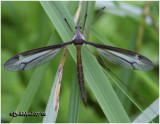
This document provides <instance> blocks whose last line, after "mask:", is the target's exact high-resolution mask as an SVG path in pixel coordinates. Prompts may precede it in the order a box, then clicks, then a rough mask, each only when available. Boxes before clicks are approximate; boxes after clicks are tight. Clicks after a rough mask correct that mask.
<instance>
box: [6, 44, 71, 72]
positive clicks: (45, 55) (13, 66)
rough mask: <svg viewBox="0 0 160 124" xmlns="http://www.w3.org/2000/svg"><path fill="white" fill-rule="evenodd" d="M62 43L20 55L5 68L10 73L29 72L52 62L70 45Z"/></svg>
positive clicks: (13, 58)
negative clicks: (63, 48)
mask: <svg viewBox="0 0 160 124" xmlns="http://www.w3.org/2000/svg"><path fill="white" fill-rule="evenodd" d="M69 43H70V42H68V43H62V44H57V45H52V46H47V47H42V48H38V49H34V50H30V51H26V52H23V53H20V54H18V55H16V56H14V57H12V58H10V59H9V60H8V61H7V62H6V63H5V64H4V68H5V70H8V71H19V70H29V69H32V68H34V67H37V66H40V65H42V64H45V63H47V62H49V61H51V60H52V59H53V58H54V57H55V56H56V55H57V54H58V53H59V52H60V50H61V48H62V47H64V46H65V45H67V44H69Z"/></svg>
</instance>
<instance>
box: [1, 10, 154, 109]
mask: <svg viewBox="0 0 160 124" xmlns="http://www.w3.org/2000/svg"><path fill="white" fill-rule="evenodd" d="M103 10H104V8H102V9H101V10H100V12H99V13H98V15H99V14H100V13H102V11H103ZM98 15H97V16H98ZM97 16H96V17H97ZM86 18H87V12H86V16H85V21H86ZM65 21H66V22H67V25H68V26H69V23H68V21H67V20H66V19H65ZM85 21H84V25H83V27H81V26H80V23H78V24H77V26H76V27H75V28H76V32H75V33H74V32H73V31H72V29H71V27H70V26H69V28H70V29H71V31H72V32H73V33H74V37H73V39H72V40H71V41H70V42H66V43H61V44H56V45H51V46H46V47H42V48H38V49H34V50H30V51H26V52H23V53H20V54H17V55H16V56H14V57H12V58H10V59H9V60H8V61H7V62H6V63H5V65H4V68H5V70H8V71H20V70H29V69H32V68H34V67H37V66H40V65H42V64H45V63H47V62H49V61H51V60H52V59H54V58H55V57H56V55H57V54H58V53H59V52H60V50H61V49H63V48H65V47H66V46H68V45H71V44H74V45H75V47H76V49H77V73H78V82H79V87H80V91H81V97H82V100H83V103H84V105H85V106H86V104H87V100H86V93H85V84H84V74H83V66H82V59H81V47H82V46H83V45H84V44H86V45H91V46H93V47H95V48H96V49H97V51H98V52H99V53H100V55H101V56H102V57H103V58H104V59H105V60H107V61H110V62H112V63H114V64H117V65H120V66H122V67H124V68H128V69H133V70H142V71H148V70H151V69H153V64H152V62H151V61H150V60H149V59H148V58H146V57H144V56H142V55H140V54H138V53H136V52H132V51H129V50H125V49H122V48H117V47H112V46H107V45H102V44H96V43H93V42H89V41H87V40H85V38H84V36H83V35H84V33H86V31H87V29H88V28H89V27H90V25H89V26H88V28H86V30H85ZM93 22H94V20H93V21H92V23H93ZM92 23H91V24H92Z"/></svg>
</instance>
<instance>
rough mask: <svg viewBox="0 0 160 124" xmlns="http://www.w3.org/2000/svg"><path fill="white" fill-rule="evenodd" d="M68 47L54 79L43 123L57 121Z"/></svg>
mask: <svg viewBox="0 0 160 124" xmlns="http://www.w3.org/2000/svg"><path fill="white" fill-rule="evenodd" d="M66 55H67V49H66V48H65V50H64V52H63V55H62V58H61V62H60V64H59V68H58V70H57V73H56V76H55V78H54V81H53V86H52V90H51V93H50V97H49V100H48V103H47V107H46V110H45V113H46V116H45V117H44V118H43V123H55V121H56V119H57V114H58V110H59V96H60V88H61V81H62V76H63V68H64V64H65V60H66Z"/></svg>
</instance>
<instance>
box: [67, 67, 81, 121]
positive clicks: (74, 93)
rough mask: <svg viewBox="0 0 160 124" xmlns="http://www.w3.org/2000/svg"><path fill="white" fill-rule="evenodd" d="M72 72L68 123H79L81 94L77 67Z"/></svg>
mask: <svg viewBox="0 0 160 124" xmlns="http://www.w3.org/2000/svg"><path fill="white" fill-rule="evenodd" d="M74 67H76V65H74ZM72 74H73V76H72V86H71V93H70V105H69V115H68V123H78V116H79V108H80V100H81V96H80V92H79V86H78V80H77V69H76V68H74V69H73V72H72Z"/></svg>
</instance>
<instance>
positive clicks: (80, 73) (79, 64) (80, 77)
mask: <svg viewBox="0 0 160 124" xmlns="http://www.w3.org/2000/svg"><path fill="white" fill-rule="evenodd" d="M76 48H77V71H78V82H79V87H80V91H81V97H82V100H83V104H84V105H85V106H86V105H87V101H86V91H85V84H84V76H83V66H82V59H81V45H77V46H76Z"/></svg>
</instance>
